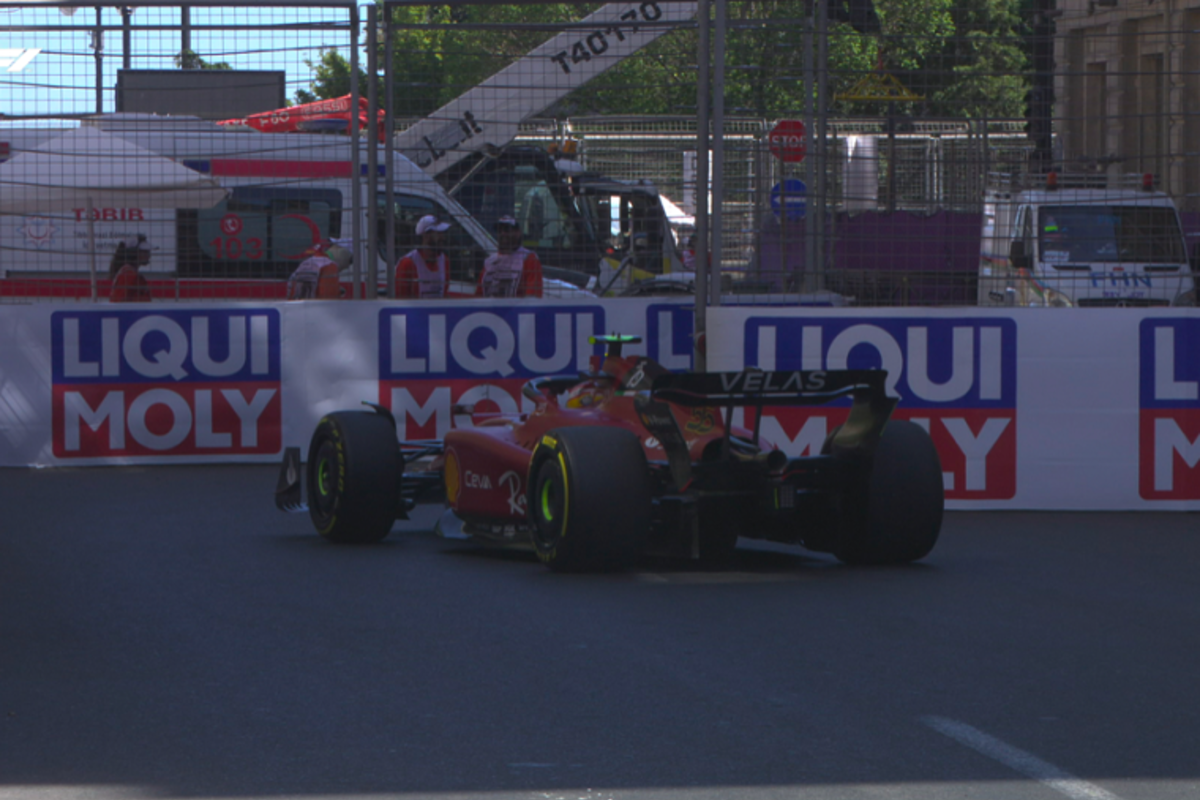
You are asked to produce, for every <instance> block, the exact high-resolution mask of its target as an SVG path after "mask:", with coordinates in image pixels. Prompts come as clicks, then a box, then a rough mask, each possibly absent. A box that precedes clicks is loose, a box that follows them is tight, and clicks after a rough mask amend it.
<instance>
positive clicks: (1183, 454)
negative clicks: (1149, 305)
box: [1138, 317, 1200, 500]
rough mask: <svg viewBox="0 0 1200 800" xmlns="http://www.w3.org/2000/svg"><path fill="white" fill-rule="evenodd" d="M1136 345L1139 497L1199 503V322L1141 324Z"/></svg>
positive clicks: (1173, 320) (1153, 322) (1159, 320)
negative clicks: (1137, 364) (1138, 381)
mask: <svg viewBox="0 0 1200 800" xmlns="http://www.w3.org/2000/svg"><path fill="white" fill-rule="evenodd" d="M1139 340H1140V341H1139V359H1138V360H1139V373H1140V374H1139V378H1140V391H1139V395H1140V402H1139V404H1138V405H1139V411H1138V416H1139V423H1138V449H1139V454H1138V455H1139V458H1138V485H1139V486H1138V488H1139V492H1140V494H1141V496H1142V498H1143V499H1144V500H1200V319H1196V318H1194V317H1193V318H1186V319H1144V320H1142V322H1141V326H1140V329H1139Z"/></svg>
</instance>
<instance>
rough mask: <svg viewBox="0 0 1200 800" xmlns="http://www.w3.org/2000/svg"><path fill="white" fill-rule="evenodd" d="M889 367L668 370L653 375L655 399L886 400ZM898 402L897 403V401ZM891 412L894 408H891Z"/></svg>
mask: <svg viewBox="0 0 1200 800" xmlns="http://www.w3.org/2000/svg"><path fill="white" fill-rule="evenodd" d="M886 381H887V372H885V371H884V370H878V369H855V370H795V371H790V372H764V371H762V370H755V369H748V370H743V371H741V372H692V373H669V374H666V375H659V376H658V377H656V378H655V379H654V383H653V384H652V386H651V389H650V392H651V394H653V395H654V397H655V398H656V399H659V400H665V401H667V402H668V403H676V404H678V405H681V406H687V407H689V408H692V407H695V406H753V405H760V406H813V405H822V404H824V403H829V402H832V401H833V400H836V399H838V398H840V397H846V396H851V397H853V398H854V399H855V401H859V400H860V399H861V400H862V401H864V402H868V403H872V402H874V403H884V402H885V401H887V394H886V391H885V386H886ZM893 405H894V404H893ZM887 413H891V408H890V407H889V408H888V411H887Z"/></svg>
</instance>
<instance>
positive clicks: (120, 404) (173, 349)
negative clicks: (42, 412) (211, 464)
mask: <svg viewBox="0 0 1200 800" xmlns="http://www.w3.org/2000/svg"><path fill="white" fill-rule="evenodd" d="M50 325H51V347H52V365H53V366H52V383H53V387H52V402H53V413H54V422H53V448H54V455H55V456H57V457H59V458H103V457H112V456H164V455H189V456H190V455H223V454H229V453H236V454H270V453H277V452H279V448H280V446H281V444H280V442H281V431H280V424H281V413H280V407H281V403H280V368H279V332H280V322H279V312H278V311H275V310H274V309H238V310H217V309H214V310H204V311H187V310H171V311H162V312H153V313H151V312H147V311H117V310H104V311H60V312H55V313H54V314H52V315H51V318H50Z"/></svg>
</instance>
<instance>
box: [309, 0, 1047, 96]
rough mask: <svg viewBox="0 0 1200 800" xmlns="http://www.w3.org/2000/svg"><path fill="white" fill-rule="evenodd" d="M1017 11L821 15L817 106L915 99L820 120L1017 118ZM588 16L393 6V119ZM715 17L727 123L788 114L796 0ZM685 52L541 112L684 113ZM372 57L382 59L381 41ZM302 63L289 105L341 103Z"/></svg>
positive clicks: (902, 7)
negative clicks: (852, 20)
mask: <svg viewBox="0 0 1200 800" xmlns="http://www.w3.org/2000/svg"><path fill="white" fill-rule="evenodd" d="M1020 2H1021V0H876V3H875V5H876V9H877V11H878V17H879V20H880V22H881V25H882V30H881V31H880V33H879V34H877V35H874V34H872V35H864V34H862V33H859V32H858V31H856V30H854V29H853V28H851V27H850V25H848V24H846V23H844V22H839V21H836V20H835V19H834V18H833V16H831V18H830V23H829V28H828V36H827V38H826V44H827V53H828V92H829V97H830V98H834V97H836V96H837V95H838V94H839V93H843V92H845V90H847V89H848V88H850V87H851V86H853V85H854V84H855V83H856V82H857V81H859V80H861V79H862V78H863V77H864V76H871V75H888V76H893V77H895V78H896V79H897V80H899V81H900V83H901V84H903V85H904V86H905V87H906V88H908V89H909V90H910V91H912V92H913V93H915V94H917V95H919V96H920V97H921V100H919V101H915V102H912V103H903V104H891V106H890V107H889V104H887V103H884V102H880V101H861V100H860V101H854V100H844V99H843V100H832V99H831V100H830V103H829V108H830V111H831V112H832V113H833V114H835V115H853V116H882V115H884V114H887V113H900V114H917V115H930V116H938V117H950V118H955V117H957V118H962V117H973V118H979V117H985V116H986V117H991V118H997V117H1015V116H1021V115H1023V113H1024V104H1025V96H1026V93H1027V91H1028V79H1027V76H1026V70H1027V69H1028V63H1029V60H1028V56H1027V54H1026V39H1025V38H1023V37H1024V36H1025V34H1026V33H1027V31H1026V30H1025V28H1024V27H1023V24H1022V21H1021V17H1020V6H1019V3H1020ZM597 7H598V6H594V5H592V6H579V5H574V4H560V5H532V6H528V5H526V6H496V5H464V6H402V7H395V8H393V9H392V11H391V13H392V14H393V17H392V24H393V45H394V53H395V57H394V59H393V62H392V64H391V70H392V75H393V79H394V84H395V108H396V112H397V116H399V117H409V118H412V117H422V116H425V115H427V114H428V113H430V112H432V111H434V110H436V109H437V108H439V107H441V106H442V105H444V104H446V103H447V102H449V101H450V100H453V99H454V98H455V97H457V96H459V95H460V94H462V93H463V92H465V91H467V90H468V89H470V88H471V87H472V86H475V85H477V84H478V83H480V82H481V81H483V80H484V79H485V78H487V77H489V76H491V75H493V74H495V73H496V72H499V71H500V70H501V69H503V68H504V67H505V66H507V65H508V64H510V63H512V62H513V61H516V60H517V59H519V58H521V57H522V56H523V55H524V54H525V53H527V52H529V51H530V50H532V49H533V48H534V47H536V46H537V45H539V44H541V43H542V42H543V41H546V40H547V39H549V38H550V37H551V36H553V35H554V34H555V31H554V30H553V27H552V26H553V24H554V23H559V22H564V21H574V20H578V19H581V18H583V17H584V16H586V15H587V14H589V13H591V11H593V10H594V9H595V8H597ZM728 9H729V19H728V24H727V28H728V34H727V37H726V51H727V58H726V78H725V82H726V83H725V101H726V109H727V111H728V113H730V114H747V115H753V116H758V117H766V118H773V117H783V116H793V115H796V114H797V113H800V112H802V111H803V109H804V106H805V103H804V86H805V58H804V56H805V45H806V41H807V38H806V36H805V25H806V17H807V15H808V13H809V6H808V4H807V2H806V0H747V2H738V3H730V4H729V6H728ZM697 52H698V35H697V30H696V27H695V26H694V25H685V26H680V27H679V28H678V29H676V30H675V31H672V32H670V33H668V34H665V35H664V36H662V37H660V38H659V39H657V40H656V41H655V42H653V43H652V44H650V45H648V46H647V47H646V48H644V49H643V50H642V51H641V52H639V53H638V54H637V55H636V56H632V57H630V58H627V59H625V60H624V61H623V62H621V63H620V64H618V65H616V66H614V67H613V68H612V69H610V70H608V71H607V72H605V73H604V74H602V75H600V76H599V77H597V78H595V79H593V80H592V81H590V82H589V83H588V84H587V85H586V86H583V87H582V88H580V89H578V90H576V91H575V92H573V93H572V94H570V95H568V96H567V97H566V98H563V99H562V100H560V101H559V102H558V103H557V104H556V105H555V106H554V107H553V108H551V109H548V110H547V113H549V114H553V115H557V116H567V115H583V114H616V113H619V114H660V115H678V114H685V115H686V114H694V113H695V109H696V74H697V69H696V54H697ZM380 54H381V55H380V58H381V60H382V45H380ZM364 66H365V65H364ZM310 67H311V68H312V70H313V81H312V90H311V91H304V90H301V91H298V92H297V95H296V99H297V100H298V101H300V102H311V101H313V100H317V99H321V98H330V97H337V96H340V95H344V94H347V93H349V90H350V80H349V76H350V69H349V64H348V62H347V61H346V59H345V57H344V55H343V54H342V53H341V52H339V51H336V50H330V51H326V52H325V53H323V54H322V56H321V58H320V59H319V60H318V61H317V62H316V63H312V64H310ZM359 87H360V91H361V92H362V93H364V94H365V93H366V90H367V84H366V75H365V72H362V73H360V83H359ZM380 91H381V92H382V80H381V79H380ZM380 96H381V97H382V94H381V95H380ZM897 106H900V107H899V108H898V107H897Z"/></svg>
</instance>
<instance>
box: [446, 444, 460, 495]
mask: <svg viewBox="0 0 1200 800" xmlns="http://www.w3.org/2000/svg"><path fill="white" fill-rule="evenodd" d="M442 477H443V479H444V480H445V481H446V499H447V500H449V501H450V505H451V506H457V505H458V496H459V494H461V493H462V475H461V473H460V470H459V466H458V453H456V452H454V451H453V450H447V451H446V461H445V466H444V467H443V468H442Z"/></svg>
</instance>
